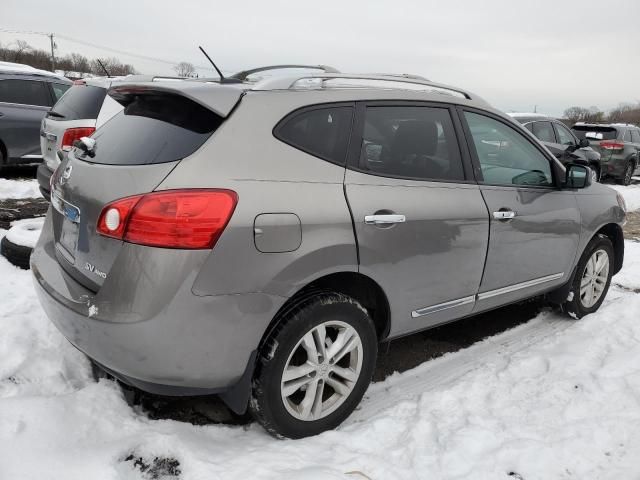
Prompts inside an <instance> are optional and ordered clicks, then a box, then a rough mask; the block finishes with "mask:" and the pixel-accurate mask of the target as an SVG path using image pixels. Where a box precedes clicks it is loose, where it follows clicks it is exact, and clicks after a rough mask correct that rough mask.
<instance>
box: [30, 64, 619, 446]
mask: <svg viewBox="0 0 640 480" xmlns="http://www.w3.org/2000/svg"><path fill="white" fill-rule="evenodd" d="M109 95H110V96H111V97H112V98H113V99H114V100H116V101H117V102H119V103H120V104H121V105H122V106H123V107H124V110H123V111H122V112H120V113H119V114H117V115H116V116H115V117H113V118H112V119H111V120H110V121H109V122H107V123H106V124H105V125H104V126H102V127H101V128H99V129H98V130H97V131H96V132H95V133H94V134H93V136H92V137H91V138H90V139H89V140H85V141H82V142H80V143H77V144H76V145H77V146H76V147H75V148H74V149H72V150H71V152H70V153H69V155H68V158H67V159H66V160H65V161H63V162H62V164H61V165H60V167H59V168H58V169H57V170H56V172H55V174H54V175H53V177H52V185H53V190H52V192H51V204H52V206H51V208H50V210H49V213H48V215H47V218H46V222H45V225H44V228H43V231H42V236H41V237H40V240H39V242H38V245H37V247H36V248H35V251H34V253H33V255H32V257H31V267H32V272H33V276H34V281H35V285H36V290H37V293H38V296H39V299H40V301H41V303H42V306H43V308H44V309H45V311H46V313H47V315H48V316H49V317H50V319H51V320H52V321H53V323H54V324H55V325H56V326H57V328H58V329H59V330H60V331H61V332H62V333H63V334H64V335H65V336H66V337H67V338H68V339H69V340H70V341H71V342H72V343H73V344H74V345H75V346H76V347H77V348H78V349H79V350H81V351H82V352H84V353H85V354H87V355H88V356H89V357H90V358H91V359H92V360H93V361H94V362H95V363H96V364H98V365H99V366H100V367H101V368H102V369H104V370H105V371H107V372H109V373H111V374H112V375H113V376H115V377H116V378H118V379H120V380H121V381H123V382H125V383H127V384H129V385H132V386H135V387H137V388H139V389H142V390H145V391H147V392H152V393H158V394H165V395H201V394H218V395H220V396H221V397H222V399H223V400H224V401H225V402H226V403H227V404H228V405H229V406H230V408H231V409H233V410H234V411H236V412H239V413H242V412H244V411H245V410H246V409H247V407H248V408H249V410H250V411H251V413H252V414H253V416H254V417H255V418H256V419H257V420H258V421H259V422H260V423H261V424H262V425H263V426H264V427H265V428H266V429H267V430H268V431H269V432H271V433H273V434H276V435H278V436H285V437H291V438H299V437H304V436H308V435H314V434H317V433H320V432H322V431H324V430H327V429H331V428H334V427H336V426H337V425H339V424H340V423H341V422H342V421H343V420H344V419H345V418H347V416H348V415H349V414H350V413H351V412H352V411H353V409H354V408H355V407H356V406H357V405H358V403H359V402H360V400H361V398H362V396H363V394H364V392H365V390H366V389H367V386H368V385H369V382H370V380H371V377H372V374H373V371H374V364H375V361H376V353H377V348H378V344H379V343H380V342H387V341H389V340H391V339H394V338H398V337H400V336H402V335H407V334H410V333H412V332H416V331H419V330H423V329H426V328H431V327H434V326H436V325H441V324H443V323H446V322H450V321H452V320H456V319H460V318H462V317H466V316H469V315H473V314H476V313H478V312H482V311H486V310H490V309H494V308H497V307H500V306H502V305H506V304H509V303H513V302H518V301H521V300H524V299H527V298H530V297H534V296H542V295H546V296H547V298H548V300H549V301H550V302H553V303H556V304H559V305H561V306H562V308H563V309H564V310H565V311H566V312H568V313H569V314H571V315H572V316H573V317H582V316H583V315H586V314H589V313H591V312H594V311H596V310H597V309H598V308H599V307H600V305H601V303H602V301H603V299H604V297H605V295H606V293H607V289H608V287H609V283H610V281H611V276H612V275H614V274H615V273H616V272H618V271H619V270H620V268H621V267H622V262H623V254H624V246H623V245H624V244H623V236H622V230H621V225H622V224H623V222H624V219H625V207H624V202H623V200H622V198H621V197H620V196H617V195H616V192H615V191H614V190H612V189H610V188H608V187H606V186H603V185H601V184H597V183H594V184H591V176H590V175H589V170H588V168H587V167H586V166H584V165H569V166H568V167H567V168H566V169H565V167H564V166H562V164H561V163H560V162H559V161H558V160H557V159H556V158H554V157H553V155H551V154H550V152H549V151H548V150H547V149H546V148H544V147H543V146H542V145H541V144H540V143H539V142H538V140H537V139H536V138H535V137H534V136H533V135H532V134H531V133H530V132H528V131H527V130H526V129H525V128H524V127H522V126H521V125H519V124H518V123H516V122H515V121H513V120H512V119H510V118H509V117H508V116H506V115H504V114H502V113H500V112H498V111H497V110H495V109H493V108H491V107H490V106H489V105H487V104H486V103H485V102H484V101H482V100H481V99H479V98H478V97H476V96H475V95H473V94H471V93H469V92H466V91H463V90H460V89H457V88H453V87H446V86H442V85H438V84H434V83H431V82H429V81H426V80H424V79H419V78H417V77H406V78H402V77H398V76H391V75H389V76H385V75H378V76H373V75H372V76H367V75H344V74H336V73H334V74H329V73H319V74H313V75H311V74H307V75H298V76H287V77H274V78H270V79H265V80H262V81H259V82H257V83H248V82H246V81H238V80H235V81H234V79H227V80H226V81H219V82H217V81H216V82H214V81H211V80H209V81H185V82H156V83H150V82H149V83H134V84H127V85H120V86H117V87H115V88H112V89H111V90H110V92H109Z"/></svg>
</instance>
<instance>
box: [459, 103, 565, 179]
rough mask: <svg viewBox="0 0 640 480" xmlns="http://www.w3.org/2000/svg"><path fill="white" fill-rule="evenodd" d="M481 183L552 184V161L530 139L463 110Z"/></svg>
mask: <svg viewBox="0 0 640 480" xmlns="http://www.w3.org/2000/svg"><path fill="white" fill-rule="evenodd" d="M464 116H465V118H466V120H467V123H468V125H469V130H470V131H471V137H472V138H473V144H474V146H475V149H476V154H477V156H478V161H479V162H480V168H481V170H482V175H483V177H484V182H485V183H488V184H492V185H518V186H537V187H541V186H542V187H547V186H551V185H553V176H552V174H551V164H550V163H549V160H547V158H546V157H545V156H544V155H543V154H542V153H541V152H540V150H538V149H537V148H536V147H535V145H533V143H531V141H529V140H528V139H527V138H525V137H524V136H523V135H522V134H521V133H519V132H517V131H516V130H514V129H513V128H511V127H509V126H507V125H506V124H504V123H502V122H499V121H497V120H494V119H493V118H491V117H487V116H485V115H479V114H477V113H471V112H465V113H464Z"/></svg>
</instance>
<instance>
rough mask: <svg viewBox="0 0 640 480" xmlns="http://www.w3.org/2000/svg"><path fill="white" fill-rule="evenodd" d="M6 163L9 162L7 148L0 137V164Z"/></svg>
mask: <svg viewBox="0 0 640 480" xmlns="http://www.w3.org/2000/svg"><path fill="white" fill-rule="evenodd" d="M7 163H9V151H8V150H7V146H6V145H5V144H4V142H3V141H2V139H1V138H0V166H1V165H3V164H4V165H6V164H7Z"/></svg>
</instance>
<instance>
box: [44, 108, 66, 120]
mask: <svg viewBox="0 0 640 480" xmlns="http://www.w3.org/2000/svg"><path fill="white" fill-rule="evenodd" d="M47 116H48V117H56V118H65V117H64V115H63V114H61V113H58V112H54V111H53V110H49V112H47Z"/></svg>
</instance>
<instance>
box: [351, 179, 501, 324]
mask: <svg viewBox="0 0 640 480" xmlns="http://www.w3.org/2000/svg"><path fill="white" fill-rule="evenodd" d="M345 187H346V191H347V197H348V199H349V204H350V206H351V210H352V212H353V217H354V224H355V231H356V235H357V238H358V247H359V253H360V272H361V273H363V274H365V275H367V276H369V277H371V278H372V279H373V280H375V281H376V282H377V283H378V284H380V286H381V287H382V288H383V290H384V291H385V293H386V294H387V298H388V300H389V303H390V309H391V316H392V324H391V331H390V334H389V336H390V337H394V336H398V335H402V334H405V333H409V332H411V331H414V330H421V329H424V328H427V327H430V326H433V325H437V324H439V323H443V322H447V321H450V320H453V319H455V318H458V317H461V316H465V315H468V314H469V313H470V312H471V311H472V309H473V303H474V296H475V294H476V292H477V290H478V285H479V284H480V279H481V278H482V270H483V267H484V259H485V254H486V251H487V241H488V218H487V209H486V207H485V204H484V202H483V200H482V196H481V194H480V190H479V189H478V186H477V185H475V184H455V183H440V182H420V181H412V180H402V179H392V178H385V177H380V176H374V175H368V174H365V173H360V172H356V171H351V170H348V171H347V174H346V178H345ZM380 211H384V212H385V213H387V212H388V213H394V214H401V215H405V217H406V221H405V222H404V223H398V224H395V225H391V226H388V225H371V224H367V223H365V220H364V218H365V216H367V215H373V214H375V213H376V212H380ZM450 302H451V303H450Z"/></svg>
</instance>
